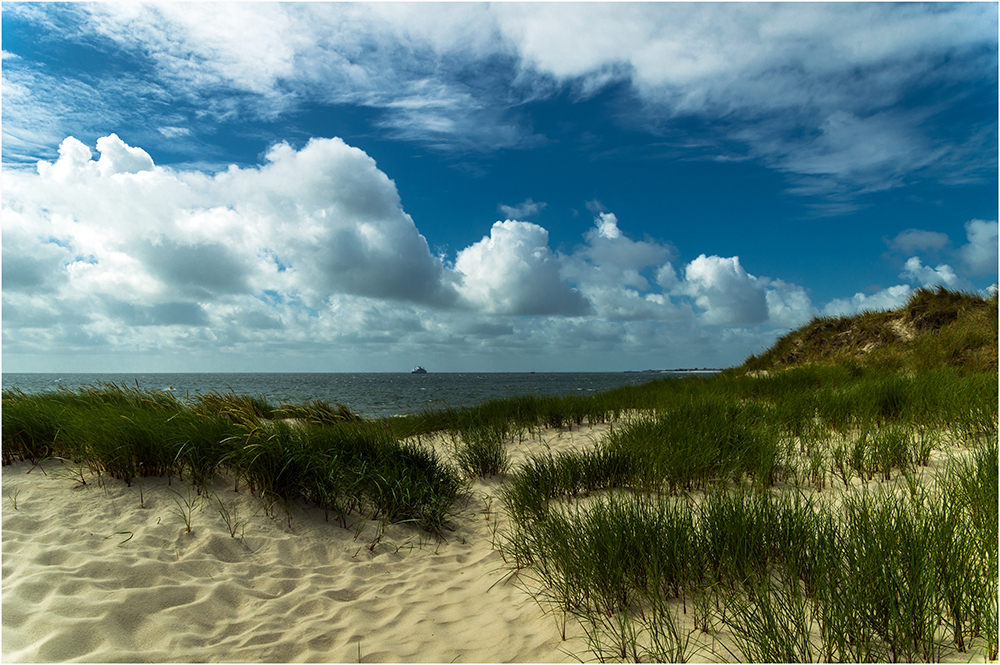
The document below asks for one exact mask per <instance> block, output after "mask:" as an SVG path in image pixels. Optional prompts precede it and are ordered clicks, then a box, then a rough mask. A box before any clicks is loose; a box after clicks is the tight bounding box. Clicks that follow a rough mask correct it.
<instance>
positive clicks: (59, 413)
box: [3, 290, 998, 662]
mask: <svg viewBox="0 0 1000 665" xmlns="http://www.w3.org/2000/svg"><path fill="white" fill-rule="evenodd" d="M996 317H997V300H996V297H995V296H994V297H993V298H991V299H988V300H987V299H981V298H977V297H975V296H970V295H966V294H955V293H951V292H947V291H927V290H921V291H918V292H917V293H916V294H915V295H914V297H913V299H912V300H911V301H910V303H909V304H908V305H907V307H906V308H904V309H903V310H901V311H898V312H882V313H874V314H864V315H861V316H858V317H853V318H844V319H837V320H827V319H821V320H816V321H813V322H812V323H810V324H809V325H808V326H806V327H804V328H803V329H801V330H799V331H795V332H793V333H791V334H789V335H787V336H785V337H784V338H782V339H781V340H779V341H778V343H777V344H776V345H775V347H774V348H773V349H772V350H770V351H768V352H767V353H765V354H763V355H762V356H760V357H755V358H751V359H749V360H748V361H747V363H746V364H745V365H744V366H742V367H740V368H735V369H733V370H728V371H726V372H724V373H723V374H721V375H719V376H716V377H713V378H690V379H683V380H682V379H666V380H662V381H654V382H652V383H648V384H645V385H642V386H638V387H626V388H622V389H619V390H615V391H610V392H608V393H604V394H601V395H595V396H589V397H582V398H581V397H542V398H538V397H528V396H514V397H510V398H507V399H504V400H497V401H491V402H487V403H483V404H480V405H477V406H475V407H473V408H464V409H456V408H450V407H446V406H445V407H442V408H438V409H433V410H427V411H424V412H421V413H418V414H414V415H412V416H409V417H406V418H395V419H389V420H385V421H377V422H369V421H363V420H360V419H358V418H356V417H354V416H353V415H352V414H351V413H350V411H349V410H347V409H346V408H344V407H341V406H339V405H336V406H330V405H328V404H325V403H322V402H312V403H309V404H306V405H284V406H280V407H273V406H271V405H268V404H267V403H266V402H264V401H263V400H259V399H254V398H248V397H243V396H237V395H219V394H213V395H209V396H204V397H201V398H197V399H196V400H194V401H193V402H181V401H178V400H176V399H174V398H173V397H171V396H169V395H167V394H164V393H148V392H141V391H137V390H130V389H127V388H124V387H120V386H103V387H98V388H93V389H87V390H82V391H77V392H61V393H53V394H43V395H24V394H21V393H19V392H11V391H5V392H4V394H3V460H4V462H5V463H9V462H12V461H16V460H22V459H27V460H32V461H39V460H41V459H45V458H51V457H61V458H66V459H70V460H73V461H77V462H80V463H83V464H84V465H85V466H87V467H89V468H90V469H91V470H92V471H93V472H94V473H95V474H108V475H112V476H115V477H117V478H121V479H122V480H125V481H126V482H130V481H131V480H132V479H133V478H136V477H139V476H144V475H166V476H176V477H180V478H185V479H186V480H188V481H189V482H192V483H193V484H194V485H195V486H196V487H203V486H204V485H205V484H206V483H207V481H208V480H209V479H211V478H212V476H213V475H214V474H218V473H228V474H231V475H232V476H234V477H235V478H236V479H237V482H238V483H242V484H243V485H245V486H247V487H249V488H250V489H251V490H252V491H254V492H256V493H258V494H259V495H260V496H262V497H264V498H265V499H270V500H273V499H275V498H281V499H282V500H304V501H307V502H312V503H314V504H315V505H318V506H320V507H322V508H324V509H326V510H328V511H332V512H333V513H335V514H336V515H338V516H340V517H341V518H343V517H344V516H346V515H348V514H351V513H352V512H353V513H358V514H362V515H370V516H372V517H374V518H377V519H380V520H383V521H410V522H414V523H417V524H419V525H421V526H423V527H424V528H426V529H429V530H431V531H434V532H436V533H441V532H442V529H443V528H444V527H445V522H446V520H447V519H449V518H454V516H455V514H456V511H455V510H454V508H453V506H454V504H455V502H456V501H457V499H458V497H459V496H460V495H461V493H462V487H463V484H462V480H461V478H462V477H463V476H465V477H475V476H493V475H500V476H501V477H502V479H503V480H502V484H501V485H500V492H501V496H502V498H503V502H504V506H505V509H506V512H507V515H508V517H509V518H510V526H509V529H508V530H507V532H506V534H505V537H504V539H503V543H502V544H501V545H500V548H501V552H502V554H503V555H504V558H505V560H506V561H507V562H508V564H509V565H510V569H511V575H512V576H513V577H516V578H517V579H518V580H520V581H521V583H523V584H524V585H525V586H526V588H527V589H528V590H529V591H530V592H531V593H532V594H533V595H534V596H535V598H536V599H537V600H538V601H539V603H541V604H542V605H543V606H544V607H547V608H551V610H552V611H553V612H555V613H557V616H561V617H563V620H564V622H565V620H566V619H567V618H569V617H574V618H575V619H576V620H578V621H579V623H580V625H581V626H582V627H583V628H584V630H585V632H586V634H587V637H588V640H589V645H590V649H591V651H592V655H593V657H596V658H597V659H599V660H617V659H622V660H663V661H679V660H686V659H689V658H691V657H697V658H698V659H722V660H725V659H730V660H739V661H771V662H777V661H815V660H835V661H852V662H854V661H912V660H924V661H936V660H940V659H942V658H945V657H948V658H952V657H956V654H958V655H957V657H958V658H963V657H965V656H966V655H967V656H968V657H973V656H975V655H976V654H979V655H985V657H987V658H990V659H995V658H996V657H997V644H998V642H997V595H998V585H997V567H998V561H997V541H998V534H997V515H998V502H997V484H998V470H997V459H998V451H997V404H998V394H997V367H996V358H997V352H996V348H997V322H996ZM292 417H294V418H295V419H297V421H298V422H299V423H300V424H296V425H292V424H289V422H287V421H286V420H284V419H286V418H292ZM585 422H586V423H588V424H598V423H611V424H612V427H611V429H610V431H609V432H608V433H607V435H606V436H604V438H603V439H601V440H599V441H596V442H595V444H594V445H593V446H591V447H589V448H587V449H581V450H574V451H569V452H562V453H560V454H551V453H547V452H541V451H537V452H535V453H534V454H532V455H530V456H529V457H528V458H527V459H526V460H525V461H524V462H522V463H520V464H518V465H517V466H512V464H511V460H510V458H509V456H508V452H507V448H506V447H507V445H508V444H510V443H512V442H515V441H519V442H523V441H525V440H526V439H527V438H528V437H529V436H531V435H534V434H536V433H537V432H538V431H539V430H542V429H545V428H564V427H572V426H574V425H576V426H579V425H581V424H583V423H585ZM441 432H444V433H445V435H446V439H450V441H451V444H452V447H453V454H452V455H450V456H449V458H448V459H444V458H439V457H438V456H437V455H436V454H434V453H432V452H430V450H429V448H428V447H427V446H425V445H424V443H423V440H422V439H423V438H424V437H426V436H429V435H431V434H433V433H441ZM932 465H936V466H932ZM563 625H564V626H565V623H564V624H563ZM692 626H693V628H692ZM696 649H697V651H696Z"/></svg>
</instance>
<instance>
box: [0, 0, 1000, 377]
mask: <svg viewBox="0 0 1000 665" xmlns="http://www.w3.org/2000/svg"><path fill="white" fill-rule="evenodd" d="M2 12H3V15H2V29H3V89H2V94H3V107H2V112H3V170H4V188H3V199H2V202H3V219H4V227H3V311H2V313H3V367H4V369H5V370H6V371H12V372H18V371H56V372H71V371H116V372H120V371H126V372H127V371H135V372H143V371H407V370H408V369H409V368H410V367H412V366H413V365H415V364H422V365H426V366H427V367H428V368H429V369H431V370H432V371H529V370H535V371H584V370H607V371H617V370H625V369H645V368H672V367H691V366H698V367H705V366H729V365H733V364H738V363H739V362H741V361H742V360H743V359H744V358H746V357H747V356H748V355H749V354H751V353H758V352H760V351H761V350H763V349H765V348H767V347H768V346H769V345H770V344H771V343H772V342H773V341H774V340H775V339H776V338H777V337H778V336H780V335H781V334H784V333H785V332H787V331H788V330H789V329H791V328H795V327H798V326H800V325H802V324H804V323H806V322H808V321H809V320H810V319H811V318H813V317H815V316H823V315H839V314H849V313H853V312H857V311H862V310H865V309H879V308H889V307H895V306H899V305H901V304H903V303H904V302H905V301H906V299H907V297H908V295H909V293H911V291H912V290H913V289H915V288H917V287H920V286H933V285H937V284H943V285H945V286H948V287H950V288H957V289H963V290H976V291H985V290H987V289H989V288H991V287H992V286H993V285H994V284H996V282H997V192H998V182H997V144H998V136H997V108H998V104H997V69H998V63H997V34H998V26H997V4H996V3H969V4H965V3H943V4H911V3H903V4H873V3H864V4H853V3H834V4H819V3H801V4H799V3H783V4H777V5H765V4H742V3H733V4H729V3H724V4H702V3H694V4H684V3H643V4H626V3H581V4H577V3H553V4H546V3H527V4H521V3H497V4H489V5H486V4H474V3H448V4H436V3H412V4H390V3H370V4H326V3H304V4H269V3H241V4H235V5H229V6H222V5H214V4H209V3H167V4H138V3H97V4H75V3H74V4H50V3H4V5H3V8H2Z"/></svg>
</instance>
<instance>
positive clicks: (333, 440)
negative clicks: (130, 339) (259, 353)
mask: <svg viewBox="0 0 1000 665" xmlns="http://www.w3.org/2000/svg"><path fill="white" fill-rule="evenodd" d="M287 414H294V415H295V417H296V418H299V419H301V420H302V421H304V423H305V424H304V425H303V426H298V425H293V424H290V423H289V421H287V420H284V419H281V418H286V417H287ZM269 416H270V417H275V418H279V419H277V420H273V421H271V420H267V418H268V417H269ZM49 458H62V459H66V460H70V461H73V462H77V463H80V464H82V465H84V466H85V467H86V468H87V469H89V470H90V471H91V472H92V473H93V474H95V475H96V476H98V477H101V476H104V475H107V476H111V477H114V478H117V479H119V480H122V481H124V482H126V483H128V484H131V483H132V482H133V480H135V479H136V478H142V477H147V476H161V477H167V478H170V479H172V478H175V477H176V478H178V479H181V480H186V481H187V482H189V483H190V484H191V485H192V486H193V487H194V489H195V491H196V492H197V493H198V494H200V493H202V492H203V491H204V490H206V489H207V487H208V484H209V482H210V481H211V480H212V479H213V478H214V477H215V476H216V475H218V474H221V473H226V474H230V475H231V476H233V477H235V478H236V483H237V486H239V485H240V484H242V485H244V486H245V487H247V488H249V489H250V491H252V492H254V493H255V494H257V495H258V496H260V497H261V499H262V500H264V502H265V504H266V505H273V504H274V502H275V501H276V500H279V499H280V500H282V501H292V500H301V501H305V502H309V503H312V504H314V505H316V506H318V507H320V508H322V509H324V510H325V511H327V514H328V515H329V514H330V513H333V514H334V515H335V516H336V517H338V518H339V519H340V520H341V521H342V522H344V521H345V520H346V517H347V516H348V515H350V514H352V513H357V514H360V515H363V516H365V517H370V518H372V519H379V520H386V521H389V522H413V523H416V524H418V525H419V526H421V527H423V528H425V529H427V530H430V531H432V532H435V533H438V534H440V533H441V530H442V529H443V527H444V524H445V521H446V520H447V518H448V516H449V515H450V513H451V512H452V507H453V504H454V502H455V500H456V499H457V497H458V495H459V492H460V490H461V480H460V478H459V476H458V473H457V472H456V471H455V469H453V468H452V467H451V466H450V465H447V464H445V463H443V461H442V460H440V459H438V458H437V456H436V455H435V454H434V453H433V452H431V451H429V450H427V449H425V448H422V447H419V446H417V445H415V444H411V443H406V442H403V441H400V440H399V439H397V438H396V437H395V436H394V435H393V434H392V432H391V430H390V429H389V427H388V426H387V425H386V424H385V423H379V422H366V421H362V420H361V419H359V418H357V417H356V416H354V415H353V414H351V413H350V411H349V410H347V409H346V407H341V406H339V405H338V406H337V407H330V406H329V405H328V404H326V403H325V402H318V401H317V402H311V403H307V404H304V405H282V406H278V407H274V406H271V405H269V404H267V403H266V402H265V401H264V400H262V399H260V398H249V397H245V396H239V395H221V394H217V393H213V394H209V395H203V396H199V397H197V398H195V399H194V400H193V401H192V402H189V403H185V402H182V401H181V400H178V399H176V398H174V397H172V396H171V395H169V394H167V393H162V392H148V391H142V390H139V389H131V388H127V387H123V386H119V385H101V386H93V387H87V388H83V389H80V390H77V391H60V392H56V393H43V394H35V395H26V394H24V393H22V392H20V391H16V390H12V391H4V393H3V461H4V463H5V464H6V463H11V462H14V461H19V460H30V461H32V462H40V461H42V460H43V459H49Z"/></svg>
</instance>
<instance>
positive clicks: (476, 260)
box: [455, 220, 590, 316]
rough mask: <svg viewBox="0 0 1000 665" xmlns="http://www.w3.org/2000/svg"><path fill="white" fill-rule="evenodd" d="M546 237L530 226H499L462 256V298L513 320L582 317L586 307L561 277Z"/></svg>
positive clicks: (508, 223) (459, 261) (459, 264)
mask: <svg viewBox="0 0 1000 665" xmlns="http://www.w3.org/2000/svg"><path fill="white" fill-rule="evenodd" d="M548 242H549V234H548V231H546V230H545V229H544V228H542V227H541V226H538V225H537V224H532V223H530V222H520V221H516V220H506V221H503V222H497V223H496V224H494V225H493V228H492V229H491V230H490V235H489V236H488V237H484V238H483V239H482V240H480V241H479V242H477V243H475V244H473V245H471V246H470V247H467V248H465V249H463V250H462V251H460V252H459V253H458V256H457V257H456V259H455V271H456V272H457V273H459V274H460V275H461V276H462V282H461V284H460V285H459V287H458V290H459V292H460V293H461V294H462V296H463V297H464V298H465V299H466V300H467V301H468V302H470V303H472V304H473V305H474V306H476V307H477V308H480V309H482V310H483V311H486V312H491V313H502V314H515V315H550V314H561V315H567V316H577V315H583V314H587V313H589V312H590V304H589V303H588V302H587V300H586V299H585V298H584V297H583V296H582V295H581V294H580V293H579V292H578V291H576V290H574V289H572V288H570V286H569V285H568V284H566V282H565V281H563V278H562V276H561V275H560V272H561V269H562V260H561V258H560V257H558V256H557V255H555V254H553V252H552V250H551V249H550V248H549V245H548Z"/></svg>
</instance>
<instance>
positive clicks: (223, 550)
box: [2, 428, 604, 662]
mask: <svg viewBox="0 0 1000 665" xmlns="http://www.w3.org/2000/svg"><path fill="white" fill-rule="evenodd" d="M603 429H604V428H589V429H588V428H584V430H583V431H581V430H578V429H577V430H573V431H572V432H560V431H552V430H549V431H547V432H545V433H544V435H543V436H542V437H540V438H538V439H535V440H532V441H530V442H529V441H525V442H522V443H520V444H518V443H513V444H511V448H510V450H511V455H512V458H513V459H514V460H515V461H519V460H520V459H523V457H524V455H525V454H526V453H527V452H528V451H530V450H532V449H534V450H538V449H543V450H544V449H545V448H546V447H548V448H550V449H553V450H558V449H560V448H567V447H573V446H578V445H592V444H593V443H594V441H596V437H598V436H600V434H601V433H602V432H603ZM81 478H82V479H84V480H86V481H87V484H86V485H84V484H81V482H80V479H81ZM2 481H3V482H2V484H3V497H2V500H3V504H2V514H3V595H2V619H3V620H2V627H3V633H2V645H3V648H2V656H3V660H4V661H7V662H17V661H22V662H23V661H35V662H37V661H89V662H94V661H102V662H107V661H119V662H121V661H128V662H136V661H159V662H163V661H168V662H172V661H213V662H218V661H262V662H296V661H313V662H316V661H319V662H357V661H359V660H361V661H369V662H373V661H381V662H386V661H389V662H394V661H395V662H399V661H402V662H500V661H519V662H565V661H573V660H574V658H573V656H572V655H571V654H572V653H573V652H576V653H581V654H584V653H585V649H586V645H585V642H584V641H583V640H582V639H581V638H580V636H579V632H580V631H579V629H577V631H576V635H575V636H574V633H573V628H574V627H573V626H570V627H569V630H568V638H569V639H567V640H566V641H563V640H562V638H561V634H560V629H559V626H558V625H557V623H556V619H555V618H554V617H553V616H551V615H546V614H545V613H544V612H543V610H542V609H541V608H540V607H539V606H538V604H537V603H535V601H534V600H532V598H531V596H530V595H528V594H527V593H526V592H525V591H524V590H523V589H522V588H520V587H519V585H518V584H517V583H515V582H513V581H511V580H509V579H505V576H506V573H507V571H506V569H505V565H504V561H503V559H502V557H501V554H500V553H499V551H498V550H497V549H496V548H495V547H494V546H493V544H494V542H496V541H497V539H498V538H499V537H500V536H499V533H500V532H502V530H503V529H504V528H505V527H504V522H503V518H502V515H500V514H499V513H498V509H499V503H500V502H499V499H497V498H495V495H496V490H497V487H498V486H499V481H498V480H497V479H486V480H478V481H476V482H474V483H473V485H472V490H471V496H470V499H469V501H468V502H466V503H464V504H462V505H460V506H458V510H459V514H458V515H456V517H455V519H454V524H453V527H454V530H449V531H447V532H446V533H445V536H446V538H447V540H445V541H439V540H438V539H436V538H435V537H434V536H432V535H429V534H427V533H425V532H422V531H420V530H418V529H415V528H411V527H407V526H393V527H390V528H389V529H388V530H387V531H386V533H385V534H384V535H383V536H382V538H381V542H380V543H379V544H378V545H377V546H375V547H374V548H373V549H370V544H371V542H372V540H373V539H374V538H375V536H376V535H377V524H376V523H374V522H371V523H368V524H366V525H365V524H359V523H354V524H351V523H348V527H349V528H343V527H342V526H340V524H339V523H338V522H337V520H336V517H335V516H331V518H330V521H329V522H327V521H326V520H325V516H324V513H323V511H321V510H318V509H314V508H305V507H304V506H302V505H293V506H287V507H285V506H281V505H276V506H274V507H273V508H272V510H271V511H270V512H271V515H270V516H269V515H267V514H265V512H264V511H263V510H262V509H261V505H260V501H259V500H257V499H256V498H255V497H253V496H252V495H250V493H249V492H247V491H246V490H245V489H244V490H242V491H239V492H234V491H233V487H234V486H233V480H232V479H230V478H225V477H219V478H217V479H216V481H215V482H214V483H213V485H212V492H213V496H212V497H211V498H206V497H198V496H197V495H195V494H194V493H193V492H189V491H188V489H187V486H186V483H182V482H179V481H178V480H177V479H176V478H175V479H174V480H173V483H172V485H168V484H167V481H166V480H164V479H159V478H147V479H144V480H143V481H142V483H141V487H140V484H139V482H138V481H133V483H132V486H131V487H127V486H126V485H125V483H123V482H120V481H117V480H114V479H106V480H105V482H104V483H103V484H99V483H98V482H97V479H96V478H94V477H91V476H89V475H87V474H84V475H83V476H82V477H81V475H80V473H79V471H77V470H75V467H73V466H72V465H70V464H60V463H57V462H50V463H46V464H45V465H44V467H36V468H32V465H31V464H30V463H27V462H25V463H19V464H14V465H11V466H7V467H4V469H3V474H2ZM15 500H16V509H15V507H14V505H15ZM191 500H193V501H194V504H195V505H194V506H193V508H192V509H191V511H190V523H191V530H190V532H188V531H187V527H186V524H185V518H184V515H183V513H185V512H187V503H188V501H191ZM220 500H221V502H222V505H223V506H224V507H225V509H226V511H228V512H229V513H230V514H233V513H234V511H235V515H236V519H237V520H242V519H246V518H249V521H248V522H247V523H246V524H245V526H244V527H243V528H242V529H240V530H237V534H236V535H237V537H232V536H231V535H230V530H229V528H228V527H227V524H226V521H225V520H224V518H223V512H224V511H223V510H222V508H220V505H219V503H218V502H219V501H220ZM140 501H141V503H142V505H140ZM359 526H364V529H363V531H362V532H361V533H360V534H357V533H356V531H357V527H359ZM241 533H242V538H241V537H239V536H240V535H241Z"/></svg>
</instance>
